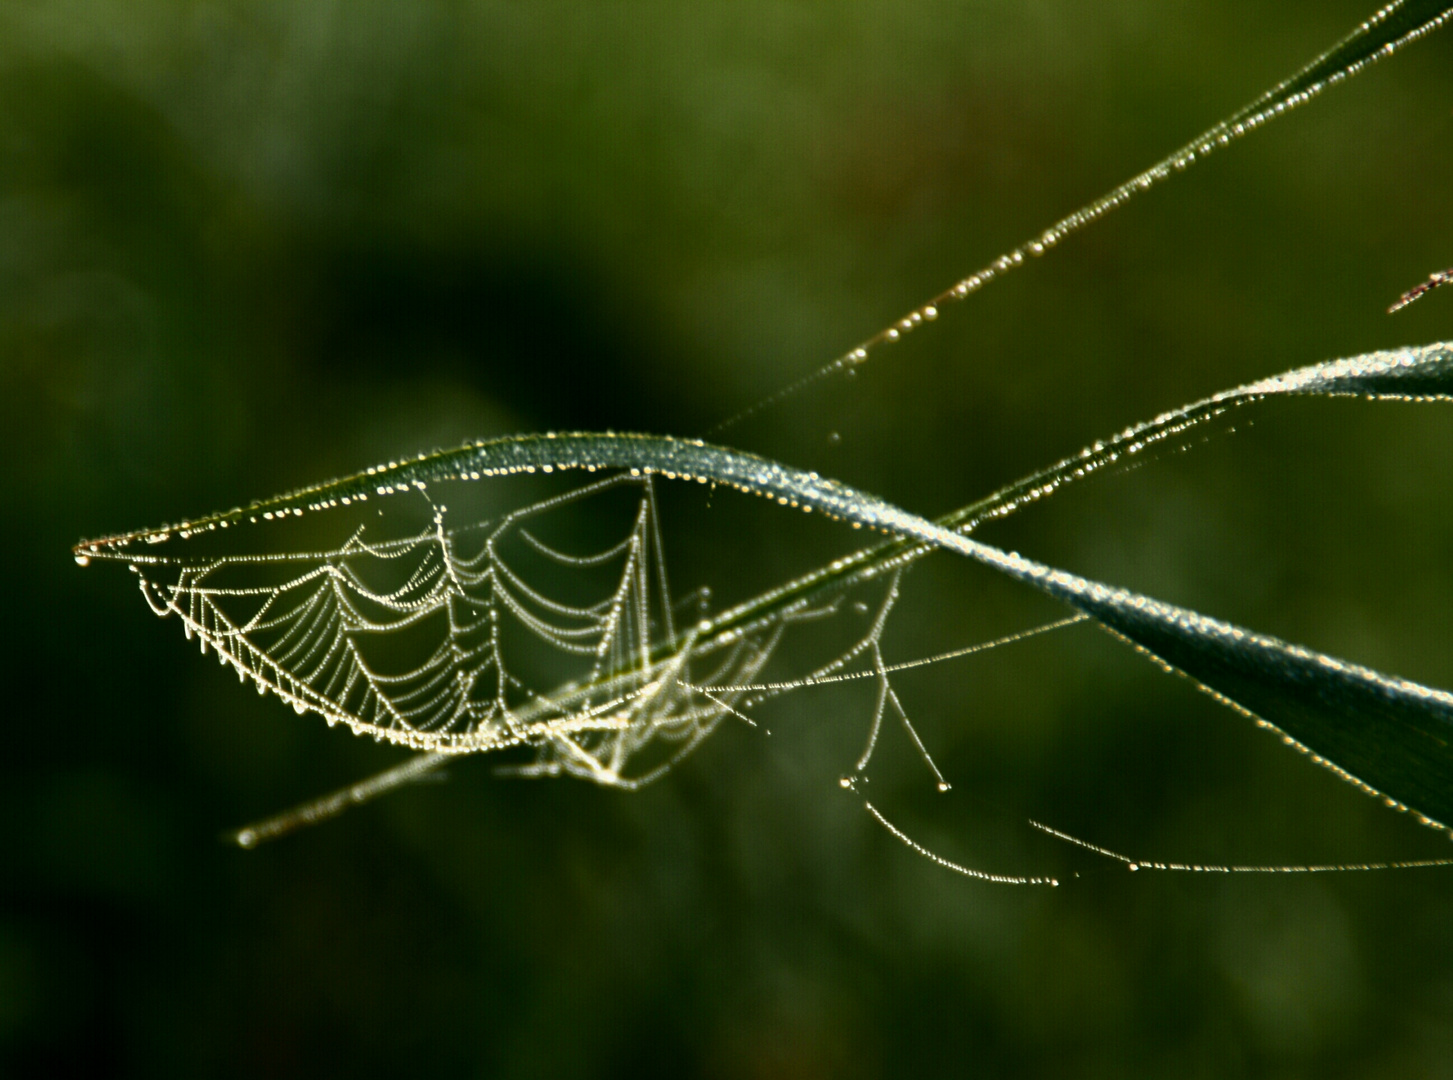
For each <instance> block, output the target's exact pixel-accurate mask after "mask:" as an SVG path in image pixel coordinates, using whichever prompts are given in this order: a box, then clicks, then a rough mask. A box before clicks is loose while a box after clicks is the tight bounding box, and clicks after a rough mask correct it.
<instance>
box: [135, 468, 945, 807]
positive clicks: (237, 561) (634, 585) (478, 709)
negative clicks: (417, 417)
mask: <svg viewBox="0 0 1453 1080" xmlns="http://www.w3.org/2000/svg"><path fill="white" fill-rule="evenodd" d="M468 486H470V487H477V486H478V485H468ZM391 501H392V502H393V503H394V505H393V506H391V507H390V509H389V511H388V514H387V515H384V513H383V511H382V510H377V511H376V512H375V513H376V516H375V517H374V518H373V519H371V520H370V519H369V518H368V517H367V512H366V511H362V510H360V508H359V507H355V508H354V509H355V511H357V512H356V513H355V514H354V517H355V518H356V519H358V520H357V522H356V523H355V522H354V521H348V522H347V523H346V524H345V523H334V524H333V525H332V526H331V528H332V530H333V532H334V533H335V534H338V535H341V532H340V530H348V531H347V535H346V539H345V540H344V541H343V542H342V543H339V544H335V545H334V546H331V547H328V546H325V547H321V548H312V549H309V548H307V547H304V548H303V550H295V549H296V548H297V547H298V546H299V540H298V539H296V538H290V537H287V536H282V535H278V534H276V533H274V534H273V535H272V536H271V537H270V538H269V539H270V540H271V542H272V544H273V545H274V546H276V547H279V548H280V549H281V550H279V551H278V552H277V553H270V554H239V553H236V552H235V551H232V552H225V553H208V552H206V551H200V550H197V551H195V552H194V551H193V550H192V548H193V547H194V546H197V545H199V541H198V540H196V539H192V540H180V539H178V538H173V542H180V543H182V544H184V545H186V546H187V547H188V551H187V553H186V554H184V555H171V554H167V555H160V554H151V553H149V552H148V553H140V552H133V553H128V554H127V555H125V556H116V557H122V558H125V559H126V561H127V562H128V563H129V565H130V568H131V570H132V571H133V572H134V573H136V574H137V576H138V579H139V583H140V587H141V591H142V593H143V595H144V596H145V597H146V599H147V602H148V604H149V605H150V607H151V609H152V610H153V611H154V612H155V613H156V614H158V615H160V616H172V615H175V616H177V617H178V618H179V619H180V621H181V623H182V626H183V628H184V631H185V633H186V635H187V637H188V638H189V639H193V638H195V639H196V640H197V641H198V642H199V644H200V647H201V650H202V652H203V653H204V654H206V653H209V652H210V653H211V654H213V655H215V656H216V657H217V659H218V660H219V662H220V663H222V664H224V665H227V666H230V667H232V668H234V669H235V670H236V672H237V674H238V677H239V679H241V680H242V681H244V682H246V681H249V680H250V681H251V682H252V683H253V684H254V685H255V686H256V688H257V689H258V691H259V692H260V693H264V694H266V693H269V692H271V693H274V694H276V695H277V696H278V697H279V698H281V699H282V700H283V701H284V702H286V703H288V704H290V705H292V707H293V708H294V709H295V710H296V711H297V712H298V713H299V714H304V713H310V712H311V713H316V714H318V715H320V716H322V717H323V719H324V720H325V721H327V723H328V724H329V726H333V725H338V724H341V725H344V726H346V727H347V728H349V729H350V730H351V731H352V732H353V733H354V734H360V735H365V734H366V735H372V736H374V737H375V738H376V739H378V740H380V741H387V742H390V743H394V744H397V745H401V746H405V747H408V748H410V749H413V750H417V751H424V752H428V753H432V754H436V755H457V754H469V753H483V752H488V751H496V750H504V749H508V748H512V747H529V748H533V750H534V752H535V753H534V757H533V760H532V761H530V762H529V763H527V764H524V765H521V766H518V767H514V768H512V769H510V770H509V771H511V772H514V773H516V774H519V775H526V776H554V775H560V774H568V775H573V776H577V777H581V778H584V779H588V780H591V781H594V782H596V783H600V784H606V785H611V786H617V787H628V788H630V787H636V786H639V785H641V784H644V783H647V782H649V781H651V780H653V779H655V778H657V777H658V776H660V775H661V774H663V773H664V772H665V771H667V770H668V769H669V768H671V767H672V766H673V765H674V764H675V763H676V762H677V761H679V760H680V759H681V758H683V757H684V756H685V755H686V754H688V753H690V752H691V751H692V750H693V749H695V747H696V746H698V745H699V744H700V743H701V741H702V740H703V739H705V738H706V737H707V736H708V735H710V734H711V733H712V732H713V731H714V730H715V729H716V727H717V726H718V725H719V724H720V722H721V721H722V720H723V719H726V718H728V717H731V718H736V719H739V720H743V721H745V722H747V723H749V724H751V723H754V721H753V720H752V719H751V717H750V715H749V714H750V712H751V710H753V709H754V708H755V707H756V706H758V705H760V704H761V703H762V702H764V701H766V700H768V699H769V698H773V697H776V696H778V695H781V694H784V693H787V692H789V691H793V690H797V689H801V688H803V687H807V686H812V685H817V684H820V683H824V682H839V681H845V680H855V679H875V680H876V681H877V683H878V694H877V701H876V706H875V709H874V712H873V719H872V722H871V726H870V732H869V738H868V743H867V747H866V749H865V750H864V753H863V755H862V758H861V759H860V760H859V762H858V764H857V767H856V770H855V771H856V772H857V773H859V774H860V773H861V772H862V771H863V770H864V769H865V768H866V766H867V764H868V759H869V758H870V757H871V754H872V751H873V747H874V746H875V745H876V743H877V739H878V733H879V730H880V728H881V726H882V722H883V719H884V716H885V715H886V714H888V713H890V712H891V713H893V714H894V715H895V716H896V717H897V718H898V719H899V720H900V721H901V723H902V724H903V726H904V728H905V729H906V730H907V731H908V733H909V735H910V738H911V739H912V741H913V743H914V745H915V746H916V747H917V749H918V751H919V753H920V754H921V755H922V757H923V759H924V760H925V761H926V762H928V764H929V768H930V769H931V770H932V771H933V773H934V776H935V777H936V779H937V780H938V781H939V783H940V786H941V787H943V788H945V789H946V788H947V785H946V783H944V781H943V778H942V776H941V775H939V773H938V770H937V768H936V767H935V766H933V764H932V761H931V759H930V758H929V756H928V754H927V751H926V750H925V749H924V747H923V744H922V742H921V740H919V738H918V736H917V734H916V733H915V732H914V731H913V728H912V725H911V723H910V722H909V719H908V716H907V713H906V712H905V711H904V709H903V706H902V705H901V703H900V702H899V700H898V697H897V694H896V693H895V691H894V690H893V688H892V686H891V685H890V683H889V675H890V667H889V665H887V664H886V663H885V661H884V659H883V653H882V647H881V639H882V635H883V632H884V628H885V625H886V623H887V619H888V616H889V614H890V612H891V610H892V608H893V605H894V603H895V602H896V601H897V598H898V577H899V575H900V574H901V572H902V571H901V568H900V569H899V570H898V571H894V572H893V573H892V574H890V575H888V576H887V579H886V581H887V585H886V588H884V589H882V590H881V595H879V596H878V598H877V599H876V601H875V605H874V607H873V608H870V607H869V606H868V605H867V604H865V603H863V602H862V601H857V602H854V603H852V604H851V605H849V604H848V603H847V601H846V599H845V596H844V595H838V596H836V597H832V598H829V599H827V600H822V599H818V600H816V601H812V602H808V601H803V602H800V603H796V604H787V605H784V606H783V608H782V609H781V610H780V611H778V612H776V613H774V614H773V615H772V616H770V617H769V618H765V619H762V620H759V621H758V622H756V623H755V624H753V625H752V626H750V627H747V628H744V629H743V630H742V632H741V633H739V634H736V635H734V636H733V637H731V638H730V639H728V640H725V641H723V640H720V639H717V640H714V641H712V642H711V643H710V644H702V643H699V642H698V641H697V640H696V625H697V624H695V623H694V622H691V620H687V621H688V623H689V624H690V625H687V626H686V627H685V628H681V627H678V626H677V619H678V611H679V607H680V605H678V604H676V603H675V602H674V601H673V598H672V595H671V590H670V586H669V581H668V576H667V572H666V562H665V555H664V549H663V544H662V539H661V527H660V510H659V506H658V501H657V493H656V488H655V483H654V482H653V480H652V479H651V477H649V476H632V475H628V474H622V475H618V476H614V477H611V478H608V479H604V480H600V481H595V482H592V483H589V484H586V485H584V486H582V487H580V488H578V489H576V490H573V491H568V492H565V493H563V494H558V495H554V496H551V497H548V498H545V499H540V500H537V501H534V502H532V503H530V504H528V505H527V506H525V507H523V508H521V509H517V510H514V511H510V512H507V513H504V514H503V515H502V516H499V517H497V518H495V519H493V520H484V521H481V520H480V519H479V517H478V516H477V515H476V514H472V513H470V512H468V511H464V512H451V511H450V510H449V509H448V508H447V507H446V506H445V505H443V504H442V503H441V502H438V501H436V500H435V499H434V498H433V497H432V495H431V492H430V490H429V488H428V487H427V486H426V485H425V484H424V483H416V484H414V485H413V488H412V489H411V490H409V491H408V492H406V493H402V494H398V495H394V496H392V497H391ZM401 501H403V502H410V501H411V502H413V504H414V506H413V509H414V510H415V511H416V513H414V515H413V517H414V519H415V522H414V523H415V524H416V525H417V528H408V529H406V530H405V531H404V532H403V533H402V535H392V534H396V533H398V532H399V518H400V517H406V516H407V515H406V514H401V513H400V510H399V505H398V504H399V503H400V502H401ZM585 503H590V505H589V506H588V507H585V508H583V509H585V511H586V513H585V514H581V515H578V516H580V517H584V516H587V515H588V516H589V518H590V520H592V521H597V522H598V521H599V520H600V519H601V518H612V517H614V518H615V519H617V520H618V521H619V522H620V527H619V530H618V531H617V532H616V533H614V534H613V535H612V537H611V539H609V540H608V541H606V542H604V543H602V542H600V541H598V540H597V541H596V542H595V543H594V545H592V546H589V547H588V548H586V549H584V550H581V549H580V547H579V544H578V541H577V542H575V543H574V545H573V546H572V543H571V541H570V540H569V538H567V539H566V540H564V541H560V540H556V539H553V537H552V535H551V528H552V525H553V524H554V519H555V518H558V517H561V516H565V515H562V513H561V512H562V511H565V510H567V509H568V508H571V507H579V506H580V504H585ZM602 503H605V504H611V503H613V504H614V505H605V506H602V505H601V504H602ZM420 510H421V511H422V513H419V512H417V511H420ZM337 513H339V511H336V510H332V511H329V512H328V514H321V515H320V514H314V513H309V514H308V515H307V517H308V518H316V517H326V516H328V515H329V514H337ZM300 516H301V515H300ZM272 520H273V519H272V517H271V516H269V521H272ZM278 523H285V526H284V527H287V528H298V527H301V525H302V524H303V523H300V522H294V521H293V520H292V519H291V516H290V515H288V514H287V513H285V512H279V513H278V514H277V515H276V522H274V523H273V524H272V525H271V526H270V527H272V528H274V529H276V528H278ZM256 525H257V527H259V528H261V527H263V526H265V525H267V522H262V521H257V522H256ZM389 529H391V534H385V530H389ZM554 531H556V532H558V531H559V529H558V528H556V529H555V530H554ZM161 535H162V534H158V536H161ZM159 542H160V541H158V543H159ZM200 543H205V538H204V539H203V540H202V541H200ZM231 546H232V547H235V546H236V545H235V544H233V545H231ZM290 548H291V549H294V550H289V549H290ZM689 599H690V598H688V600H689ZM702 602H703V603H704V601H702ZM849 606H850V607H851V608H854V609H857V610H858V611H859V612H860V613H864V614H867V615H869V617H868V619H867V623H868V625H867V628H866V630H865V631H863V632H862V633H861V634H860V635H859V636H857V637H856V638H855V640H853V642H852V643H851V644H850V645H849V646H848V647H847V648H846V649H843V650H841V651H839V652H837V653H836V654H835V655H833V656H832V657H831V658H830V659H828V660H827V661H826V662H825V663H819V664H817V665H816V666H814V667H813V668H812V670H811V671H810V672H809V673H808V674H807V675H804V676H800V677H796V678H792V679H785V680H778V681H771V682H764V681H761V676H762V673H763V671H764V668H765V667H766V665H767V664H768V662H769V661H770V660H771V659H772V658H773V656H774V654H775V653H776V652H777V649H778V646H779V645H780V644H781V642H782V640H783V638H784V635H785V634H786V632H787V630H788V629H789V628H790V627H791V626H793V625H795V624H798V623H803V622H808V621H812V622H816V621H820V620H823V619H827V618H830V617H832V616H834V615H837V614H839V613H841V612H842V611H843V610H844V609H845V608H848V607H849ZM934 659H935V660H936V659H942V658H934ZM799 670H800V669H799Z"/></svg>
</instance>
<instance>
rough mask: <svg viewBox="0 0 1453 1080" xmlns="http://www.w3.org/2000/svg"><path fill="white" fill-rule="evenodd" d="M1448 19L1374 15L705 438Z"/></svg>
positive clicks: (1409, 7) (1429, 10) (1399, 6)
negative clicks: (1148, 162) (1167, 150)
mask: <svg viewBox="0 0 1453 1080" xmlns="http://www.w3.org/2000/svg"><path fill="white" fill-rule="evenodd" d="M1450 18H1453V3H1448V2H1446V0H1395V2H1394V3H1391V4H1388V5H1387V6H1386V7H1383V8H1381V9H1380V10H1378V11H1376V12H1374V13H1373V14H1372V15H1371V16H1370V17H1369V18H1368V19H1367V20H1366V21H1365V22H1363V23H1362V24H1361V25H1360V26H1358V27H1357V29H1356V30H1354V31H1353V32H1352V33H1350V34H1349V35H1347V37H1345V38H1343V39H1342V40H1341V41H1340V42H1338V43H1337V44H1336V45H1335V46H1333V47H1332V48H1331V49H1329V50H1328V51H1327V52H1325V53H1323V54H1322V55H1321V56H1318V57H1317V58H1316V59H1315V60H1313V61H1312V62H1311V63H1309V64H1307V65H1306V66H1305V67H1303V68H1302V69H1301V70H1299V71H1298V72H1296V74H1294V75H1292V76H1291V77H1290V78H1288V79H1285V80H1283V81H1282V82H1280V83H1278V84H1277V85H1276V86H1273V87H1272V88H1271V89H1270V90H1268V91H1266V92H1265V93H1264V94H1262V95H1261V96H1260V97H1258V98H1256V100H1254V101H1252V102H1251V103H1250V104H1248V105H1246V106H1245V107H1243V108H1242V109H1240V110H1238V111H1237V112H1235V113H1233V114H1232V115H1231V116H1229V117H1227V118H1226V119H1225V120H1222V121H1221V122H1220V123H1217V124H1215V125H1213V126H1211V127H1209V128H1207V129H1206V130H1205V131H1203V132H1202V133H1201V134H1199V135H1197V136H1196V137H1195V138H1194V139H1192V140H1191V141H1190V142H1188V143H1186V144H1185V145H1184V146H1182V147H1180V148H1179V149H1177V150H1176V151H1174V152H1173V153H1171V154H1169V155H1167V156H1166V157H1164V158H1162V159H1161V160H1160V161H1158V162H1156V163H1155V164H1154V165H1152V166H1150V168H1148V169H1146V170H1144V171H1143V172H1140V173H1137V174H1136V175H1135V176H1132V177H1131V178H1130V179H1128V180H1126V181H1125V182H1124V183H1122V184H1120V185H1119V186H1118V187H1116V188H1114V189H1112V190H1111V191H1109V192H1107V193H1106V194H1104V195H1102V196H1100V197H1099V198H1098V199H1096V200H1094V201H1093V202H1090V203H1087V204H1085V205H1084V206H1082V207H1080V208H1079V209H1078V210H1076V211H1075V212H1074V213H1072V214H1069V215H1067V216H1065V217H1063V218H1061V219H1060V220H1059V221H1056V222H1055V223H1054V224H1053V225H1051V226H1049V227H1048V228H1047V229H1044V230H1043V231H1042V232H1040V233H1039V234H1038V235H1036V236H1035V237H1033V238H1032V239H1030V240H1027V241H1025V242H1024V243H1022V244H1020V245H1019V246H1018V247H1016V248H1014V249H1012V250H1010V251H1007V252H1005V253H1004V254H1003V255H1000V256H999V257H998V258H997V259H995V260H994V261H993V262H991V263H989V264H988V265H987V266H985V267H983V268H982V269H980V270H979V271H977V272H976V273H973V274H970V275H969V276H968V277H966V278H963V279H961V280H959V281H957V282H955V283H954V284H953V285H951V286H949V287H948V288H947V289H944V290H943V291H942V292H940V293H939V294H938V295H937V296H935V297H933V298H932V299H931V300H929V301H928V302H927V303H925V304H922V305H920V306H919V307H917V308H914V309H913V310H912V311H910V312H908V313H907V314H905V315H903V316H902V317H901V318H899V319H897V320H895V321H894V322H893V323H891V324H889V325H888V326H885V327H884V328H883V329H882V330H880V331H878V333H876V334H874V335H873V336H872V337H870V338H868V339H867V340H865V341H862V342H860V343H859V344H858V345H856V346H855V347H853V348H852V349H849V350H848V351H847V352H845V353H843V354H842V355H841V356H839V357H837V358H836V359H834V360H831V361H829V362H828V363H826V364H824V365H823V366H822V367H820V368H818V369H817V370H815V371H813V372H811V373H809V374H807V375H804V376H802V377H801V378H799V379H797V380H795V381H794V382H791V383H789V384H788V385H787V386H784V387H783V388H782V389H780V390H777V391H776V392H774V393H772V394H769V395H768V396H767V397H765V398H762V399H761V400H759V401H757V402H756V403H754V404H752V405H750V406H748V407H747V408H745V409H743V410H741V411H740V412H737V413H734V414H732V415H731V416H729V417H727V419H725V420H723V421H722V422H721V423H719V424H717V425H716V426H715V427H713V428H712V429H711V430H710V431H709V432H708V434H711V435H715V434H718V433H720V432H722V431H725V430H726V429H727V428H730V427H733V426H734V425H736V424H738V423H740V422H741V421H743V420H745V419H747V418H748V417H750V416H753V415H755V414H756V413H758V412H760V411H761V410H763V409H766V408H770V407H771V406H773V405H775V404H777V403H779V402H781V401H783V400H784V399H786V398H788V397H791V396H792V395H793V394H795V393H797V392H798V391H799V390H802V389H803V388H804V387H806V386H808V385H810V384H811V383H814V382H816V381H818V380H819V379H823V378H826V377H828V376H830V375H832V374H834V373H836V372H839V371H845V370H848V369H850V368H853V367H856V366H857V365H859V364H862V363H863V362H865V361H866V360H867V359H868V356H869V354H870V353H872V352H873V350H875V349H876V348H877V347H878V346H880V345H886V344H891V343H893V342H896V341H900V340H902V338H903V337H904V336H905V335H907V334H909V333H911V332H912V331H914V330H916V329H918V328H919V327H920V326H922V325H923V324H924V323H925V322H932V321H933V320H935V319H937V318H938V316H939V313H940V309H941V308H943V307H944V306H945V305H946V304H950V303H953V302H956V301H959V300H963V299H964V298H965V297H967V296H969V295H971V294H973V293H975V292H978V291H979V290H980V289H982V288H983V287H984V286H985V285H987V284H989V282H991V281H993V280H995V279H996V278H999V277H1002V276H1004V275H1005V274H1007V273H1008V272H1009V271H1011V270H1013V269H1014V268H1015V267H1018V266H1022V265H1023V264H1024V263H1025V262H1026V261H1027V260H1028V259H1030V258H1037V257H1039V256H1041V255H1044V254H1045V253H1046V252H1048V251H1049V250H1050V249H1051V248H1054V247H1056V246H1057V245H1058V244H1059V243H1060V241H1061V240H1064V239H1065V238H1066V237H1067V236H1069V235H1070V234H1071V233H1075V232H1078V231H1079V230H1080V229H1083V228H1084V227H1085V226H1086V225H1089V224H1090V223H1091V222H1093V221H1096V220H1098V219H1099V218H1102V217H1104V216H1105V215H1106V214H1108V213H1109V212H1110V211H1111V210H1114V209H1115V208H1116V207H1118V206H1122V205H1123V204H1125V203H1127V202H1129V201H1130V200H1131V199H1133V198H1134V197H1135V196H1137V195H1139V194H1141V193H1142V192H1144V191H1148V190H1149V189H1150V188H1152V187H1154V186H1155V185H1157V184H1159V183H1161V182H1162V181H1164V180H1167V179H1169V178H1170V177H1171V176H1174V175H1175V174H1176V173H1179V172H1184V171H1185V170H1186V169H1188V168H1190V167H1191V166H1192V165H1194V164H1195V163H1196V162H1197V161H1200V160H1201V159H1202V158H1204V157H1206V156H1207V155H1209V154H1211V153H1213V152H1214V151H1216V150H1218V149H1220V148H1221V147H1223V146H1227V145H1229V144H1230V143H1232V142H1234V141H1235V140H1237V139H1239V138H1241V136H1243V135H1246V134H1247V133H1249V132H1251V131H1253V130H1254V129H1256V128H1259V127H1261V126H1262V125H1263V124H1265V123H1266V122H1267V121H1269V120H1273V119H1275V118H1276V117H1278V116H1280V115H1282V114H1283V113H1286V112H1289V111H1291V110H1292V109H1294V108H1296V107H1297V106H1299V105H1303V104H1305V103H1306V102H1308V101H1310V100H1311V99H1312V98H1314V97H1316V96H1317V95H1319V94H1320V93H1322V91H1324V90H1326V89H1327V88H1328V87H1331V86H1335V85H1336V84H1338V83H1340V82H1345V81H1346V80H1347V79H1350V78H1351V77H1352V76H1354V75H1356V74H1358V73H1359V72H1361V71H1363V70H1364V69H1366V68H1367V67H1369V66H1371V65H1372V64H1375V63H1376V62H1377V61H1379V60H1382V59H1385V58H1386V57H1388V56H1391V55H1392V54H1393V53H1395V52H1397V51H1398V50H1399V49H1401V48H1402V47H1403V46H1405V45H1409V44H1411V43H1412V42H1414V41H1417V40H1418V39H1419V38H1422V37H1424V36H1426V35H1428V34H1430V33H1432V32H1433V31H1434V30H1436V29H1438V28H1439V27H1441V26H1442V25H1443V24H1444V23H1446V22H1447V21H1448V20H1449V19H1450ZM1424 291H1426V289H1425V290H1424ZM1418 295H1421V293H1419V294H1418ZM1415 298H1416V297H1414V299H1415ZM1406 302H1407V301H1406V300H1404V303H1406ZM1397 306H1399V307H1400V306H1402V304H1399V305H1397ZM1393 310H1396V307H1395V308H1394V309H1393Z"/></svg>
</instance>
